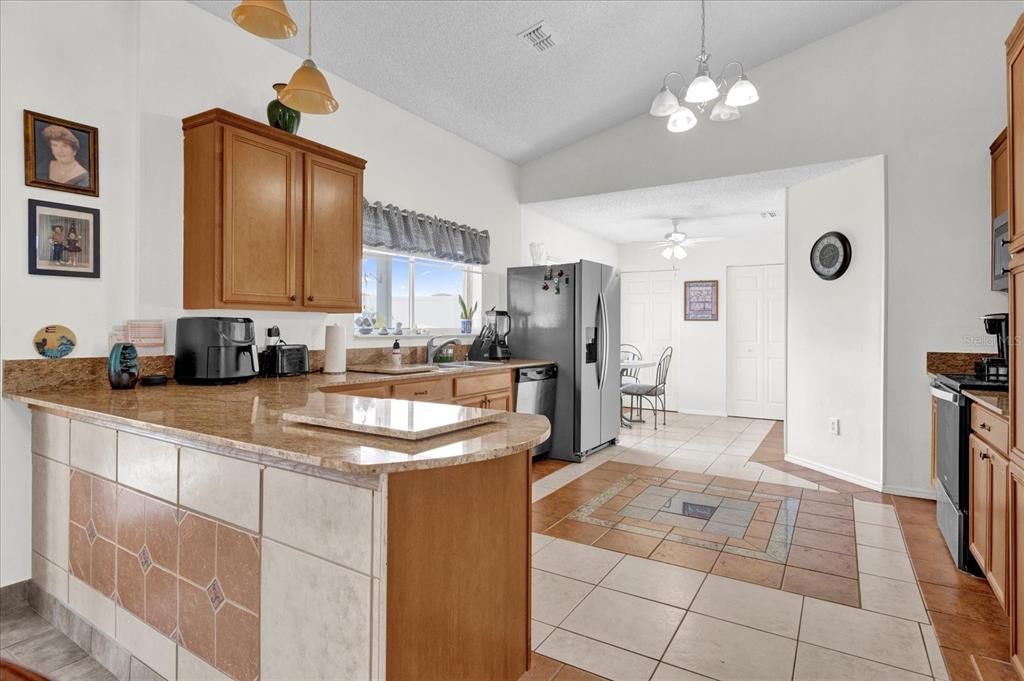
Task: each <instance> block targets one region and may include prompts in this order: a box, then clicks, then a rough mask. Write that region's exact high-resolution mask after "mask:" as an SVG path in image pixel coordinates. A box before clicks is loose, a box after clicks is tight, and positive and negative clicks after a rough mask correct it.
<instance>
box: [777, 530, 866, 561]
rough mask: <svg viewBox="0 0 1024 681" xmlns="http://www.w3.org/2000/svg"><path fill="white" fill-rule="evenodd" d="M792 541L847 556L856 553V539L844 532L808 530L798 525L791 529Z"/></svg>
mask: <svg viewBox="0 0 1024 681" xmlns="http://www.w3.org/2000/svg"><path fill="white" fill-rule="evenodd" d="M793 543H794V544H799V545H800V546H807V547H810V548H812V549H822V550H825V551H832V552H834V553H845V554H846V555H849V556H856V555H857V542H856V540H854V538H853V537H851V536H848V535H845V534H835V533H833V532H821V531H819V530H809V529H807V528H806V527H798V528H796V529H795V530H794V531H793Z"/></svg>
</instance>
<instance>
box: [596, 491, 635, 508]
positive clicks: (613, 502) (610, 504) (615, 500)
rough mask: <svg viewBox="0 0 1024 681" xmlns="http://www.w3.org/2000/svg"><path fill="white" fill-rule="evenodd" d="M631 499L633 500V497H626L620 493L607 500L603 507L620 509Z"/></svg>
mask: <svg viewBox="0 0 1024 681" xmlns="http://www.w3.org/2000/svg"><path fill="white" fill-rule="evenodd" d="M631 501H633V499H632V498H630V497H624V496H622V495H621V494H619V495H616V496H614V497H612V498H611V499H609V500H608V501H606V502H605V503H604V505H603V506H602V507H601V508H603V509H605V510H606V511H618V510H621V509H622V507H623V506H625V505H626V504H628V503H629V502H631Z"/></svg>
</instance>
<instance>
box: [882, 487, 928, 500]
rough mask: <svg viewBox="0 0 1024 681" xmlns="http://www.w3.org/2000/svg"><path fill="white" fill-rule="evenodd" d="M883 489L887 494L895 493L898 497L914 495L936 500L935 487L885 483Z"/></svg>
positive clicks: (918, 497) (919, 497) (917, 497)
mask: <svg viewBox="0 0 1024 681" xmlns="http://www.w3.org/2000/svg"><path fill="white" fill-rule="evenodd" d="M882 491H883V492H885V493H886V494H895V495H896V496H898V497H914V498H916V499H928V500H930V501H934V500H935V489H934V488H932V487H926V488H924V489H922V488H920V487H903V486H901V485H885V486H884V487H883V488H882Z"/></svg>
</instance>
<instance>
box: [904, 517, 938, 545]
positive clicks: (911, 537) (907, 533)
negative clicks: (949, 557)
mask: <svg viewBox="0 0 1024 681" xmlns="http://www.w3.org/2000/svg"><path fill="white" fill-rule="evenodd" d="M903 536H904V537H905V538H906V540H907V543H908V544H909V543H910V542H911V541H917V542H931V543H932V544H939V545H942V546H945V545H946V540H945V539H944V538H943V537H942V533H941V532H939V528H938V526H937V525H936V524H935V523H934V521H933V522H932V523H931V524H930V525H925V524H917V525H906V526H904V527H903Z"/></svg>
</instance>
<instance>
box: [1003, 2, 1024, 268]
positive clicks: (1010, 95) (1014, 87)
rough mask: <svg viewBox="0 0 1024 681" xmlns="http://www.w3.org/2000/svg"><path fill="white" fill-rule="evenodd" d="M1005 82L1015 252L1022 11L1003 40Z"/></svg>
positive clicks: (1022, 216)
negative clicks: (1004, 43) (1008, 34)
mask: <svg viewBox="0 0 1024 681" xmlns="http://www.w3.org/2000/svg"><path fill="white" fill-rule="evenodd" d="M1006 85H1007V93H1006V94H1007V103H1008V105H1009V111H1008V123H1009V124H1008V126H1007V137H1006V142H1007V144H1006V151H1007V154H1008V159H1007V161H1008V163H1007V168H1008V171H1009V173H1008V175H1009V176H1008V178H1007V186H1008V187H1009V193H1008V199H1009V201H1008V207H1009V211H1010V230H1009V231H1010V249H1011V250H1012V251H1014V252H1016V251H1021V250H1024V14H1021V15H1020V17H1018V19H1017V24H1016V26H1014V27H1013V31H1012V32H1011V33H1010V37H1009V38H1007V39H1006Z"/></svg>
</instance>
